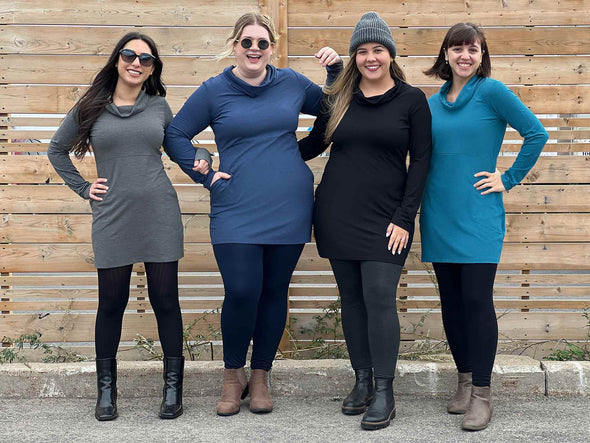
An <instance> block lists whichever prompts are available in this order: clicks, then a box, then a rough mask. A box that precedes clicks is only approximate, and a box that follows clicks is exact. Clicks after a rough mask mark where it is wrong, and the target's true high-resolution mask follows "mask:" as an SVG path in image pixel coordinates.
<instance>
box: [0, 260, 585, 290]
mask: <svg viewBox="0 0 590 443" xmlns="http://www.w3.org/2000/svg"><path fill="white" fill-rule="evenodd" d="M139 268H140V266H137V265H136V266H135V269H139ZM425 268H426V269H428V271H424V272H420V273H407V272H404V273H402V275H401V277H400V283H404V284H406V285H421V286H424V285H430V284H433V283H434V281H435V280H436V277H435V276H434V271H432V269H431V268H430V266H428V265H427V266H425ZM503 272H504V271H499V272H498V273H497V274H496V279H495V284H496V290H499V288H500V287H501V286H506V287H507V286H510V287H509V288H507V289H510V290H512V289H514V286H515V285H516V286H519V285H523V284H525V285H532V286H536V288H535V290H538V289H543V287H545V288H547V287H548V288H550V289H551V290H552V291H554V292H555V294H554V295H559V294H563V293H565V291H566V287H567V286H571V285H574V287H577V288H579V287H588V286H590V274H588V273H583V272H584V271H583V270H581V271H580V273H576V271H571V272H568V273H567V274H564V273H561V274H553V273H543V274H538V273H532V274H531V273H528V274H514V273H503ZM97 284H98V281H97V276H96V272H85V273H68V274H62V273H49V274H43V275H38V274H19V275H14V274H9V275H2V276H0V285H1V286H10V287H11V289H7V291H20V290H21V289H22V287H27V290H29V289H28V288H31V287H32V288H41V287H43V288H56V289H70V288H79V287H82V286H88V287H93V288H96V286H97ZM130 284H131V286H135V285H146V284H147V280H146V276H145V274H143V273H139V274H138V273H135V272H134V273H133V274H132V276H131V283H130ZM178 284H179V285H181V286H187V285H193V286H196V287H197V288H196V289H198V290H199V291H200V289H201V288H202V287H203V286H207V287H210V286H212V285H216V286H220V285H222V284H223V281H222V279H221V275H220V274H219V273H218V272H217V273H212V272H208V273H186V272H182V273H180V275H179V276H178ZM325 287H327V288H328V289H329V290H332V291H334V292H333V293H332V294H331V295H335V294H336V292H335V288H336V280H335V279H334V276H333V275H332V273H331V272H330V271H327V272H301V271H296V272H295V273H294V274H293V277H292V278H291V289H290V293H291V295H307V294H308V292H306V291H308V289H309V290H314V291H315V290H318V293H319V291H320V289H321V290H324V289H323V288H325ZM539 287H541V288H539ZM400 289H401V288H400ZM502 289H504V288H502ZM519 289H520V287H519ZM522 290H523V291H525V290H529V289H528V288H522ZM525 295H526V294H525ZM585 295H588V294H585Z"/></svg>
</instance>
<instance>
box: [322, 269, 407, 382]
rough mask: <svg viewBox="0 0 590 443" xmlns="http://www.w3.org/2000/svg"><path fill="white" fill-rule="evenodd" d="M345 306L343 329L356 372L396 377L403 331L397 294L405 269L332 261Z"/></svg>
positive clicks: (341, 298)
mask: <svg viewBox="0 0 590 443" xmlns="http://www.w3.org/2000/svg"><path fill="white" fill-rule="evenodd" d="M330 264H331V265H332V270H333V271H334V276H335V277H336V283H337V284H338V290H339V292H340V300H341V303H342V329H343V331H344V338H345V339H346V346H347V348H348V354H349V355H350V362H351V364H352V367H353V369H368V368H373V370H374V373H375V377H382V378H393V376H394V374H395V365H396V363H397V354H398V351H399V341H400V328H399V319H398V316H397V305H396V292H397V284H398V282H399V278H400V275H401V273H402V266H400V265H396V264H393V263H386V262H378V261H349V260H330Z"/></svg>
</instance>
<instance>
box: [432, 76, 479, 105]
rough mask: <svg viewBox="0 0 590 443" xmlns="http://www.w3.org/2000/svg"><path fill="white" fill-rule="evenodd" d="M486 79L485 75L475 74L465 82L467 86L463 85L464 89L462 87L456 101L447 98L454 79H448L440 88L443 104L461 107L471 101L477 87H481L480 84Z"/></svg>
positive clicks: (440, 97)
mask: <svg viewBox="0 0 590 443" xmlns="http://www.w3.org/2000/svg"><path fill="white" fill-rule="evenodd" d="M484 79H485V78H484V77H480V76H478V75H474V76H473V77H471V78H470V79H469V81H468V82H467V83H466V84H465V86H463V89H461V92H459V96H458V97H457V100H455V101H454V102H449V101H448V100H447V94H448V92H449V90H450V89H451V86H452V84H453V81H452V80H448V81H447V82H446V83H445V84H444V85H442V87H441V88H440V93H439V99H440V102H441V104H442V105H443V107H444V108H445V109H449V110H454V109H461V108H462V107H463V106H465V105H466V104H467V103H469V101H470V100H471V98H472V97H473V94H475V91H477V88H479V85H481V84H482V82H483V81H484Z"/></svg>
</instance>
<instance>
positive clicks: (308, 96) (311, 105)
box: [293, 61, 343, 115]
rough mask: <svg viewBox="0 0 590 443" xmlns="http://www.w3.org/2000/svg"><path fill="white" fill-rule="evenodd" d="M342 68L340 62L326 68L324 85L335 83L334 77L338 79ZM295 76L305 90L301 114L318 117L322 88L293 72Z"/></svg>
mask: <svg viewBox="0 0 590 443" xmlns="http://www.w3.org/2000/svg"><path fill="white" fill-rule="evenodd" d="M342 66H343V64H342V61H341V62H340V63H336V64H334V65H332V66H326V85H328V86H329V85H331V84H332V83H334V81H336V77H338V74H340V72H341V71H342ZM293 72H295V71H293ZM295 74H296V75H297V77H298V78H299V81H300V82H301V83H302V85H303V87H304V89H305V101H304V103H303V106H302V107H301V112H303V113H305V114H309V115H318V113H319V111H320V101H321V99H322V88H320V87H319V86H318V85H316V84H315V83H313V82H312V81H311V80H309V79H308V78H307V77H305V76H304V75H301V74H299V73H298V72H295Z"/></svg>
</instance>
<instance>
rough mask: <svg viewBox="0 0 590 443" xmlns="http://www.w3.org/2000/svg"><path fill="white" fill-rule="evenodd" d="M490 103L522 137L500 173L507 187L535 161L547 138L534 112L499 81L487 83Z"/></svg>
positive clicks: (520, 178) (518, 180)
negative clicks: (519, 145) (511, 158)
mask: <svg viewBox="0 0 590 443" xmlns="http://www.w3.org/2000/svg"><path fill="white" fill-rule="evenodd" d="M490 88H491V89H490V95H489V101H490V105H491V106H492V107H493V109H494V111H495V112H496V113H497V114H498V115H500V116H501V117H502V118H503V119H504V120H505V121H506V122H507V123H508V124H509V125H510V126H512V127H513V128H514V129H516V130H517V131H518V133H519V134H520V135H521V136H522V137H523V138H524V143H523V144H522V147H521V148H520V152H519V153H518V156H517V157H516V160H515V161H514V163H513V164H512V166H511V167H510V168H509V169H508V170H506V171H505V172H504V173H503V174H502V183H503V184H504V187H505V188H506V190H507V191H508V190H510V189H511V188H513V187H514V186H516V185H517V184H519V183H520V182H521V181H522V179H523V178H524V177H525V176H526V175H527V174H528V172H529V171H530V170H531V168H532V167H533V166H534V165H535V163H536V162H537V159H538V158H539V156H540V155H541V151H542V150H543V147H544V146H545V143H546V142H547V139H548V138H549V135H548V134H547V131H545V128H543V125H542V124H541V122H540V121H539V120H538V119H537V117H536V116H535V114H533V113H532V112H531V110H530V109H529V108H527V107H526V106H525V105H524V103H522V102H521V101H520V100H519V99H518V97H517V96H516V95H515V94H514V93H513V92H512V91H510V89H508V88H507V87H506V86H504V84H503V83H501V82H499V81H495V82H493V83H491V84H490Z"/></svg>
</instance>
